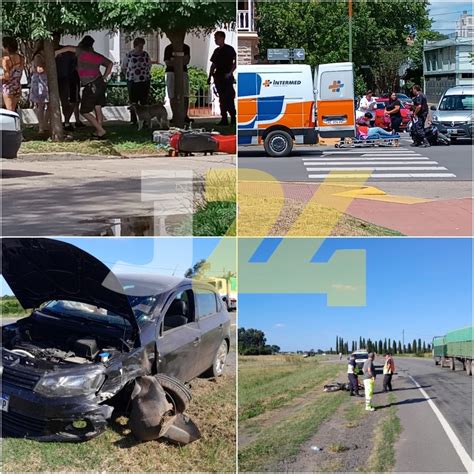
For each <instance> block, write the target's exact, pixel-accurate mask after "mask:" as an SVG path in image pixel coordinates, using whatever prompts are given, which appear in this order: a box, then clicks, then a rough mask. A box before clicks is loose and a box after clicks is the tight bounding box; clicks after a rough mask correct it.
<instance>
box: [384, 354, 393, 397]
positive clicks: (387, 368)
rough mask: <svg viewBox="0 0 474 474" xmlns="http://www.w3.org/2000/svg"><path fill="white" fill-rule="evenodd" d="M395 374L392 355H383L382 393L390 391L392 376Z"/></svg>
mask: <svg viewBox="0 0 474 474" xmlns="http://www.w3.org/2000/svg"><path fill="white" fill-rule="evenodd" d="M394 372H395V362H393V358H392V354H391V353H390V352H388V353H387V354H385V364H384V366H383V391H384V392H388V391H390V392H391V391H392V376H393V373H394Z"/></svg>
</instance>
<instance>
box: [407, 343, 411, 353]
mask: <svg viewBox="0 0 474 474" xmlns="http://www.w3.org/2000/svg"><path fill="white" fill-rule="evenodd" d="M406 353H407V354H411V353H412V347H411V344H410V343H408V346H407V350H406Z"/></svg>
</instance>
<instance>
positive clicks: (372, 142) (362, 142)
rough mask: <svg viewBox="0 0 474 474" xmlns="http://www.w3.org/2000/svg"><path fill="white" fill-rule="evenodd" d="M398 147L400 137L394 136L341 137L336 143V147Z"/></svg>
mask: <svg viewBox="0 0 474 474" xmlns="http://www.w3.org/2000/svg"><path fill="white" fill-rule="evenodd" d="M376 146H381V147H398V146H400V137H394V138H375V139H363V138H350V137H349V138H341V140H340V141H339V143H336V145H335V147H336V148H365V147H376Z"/></svg>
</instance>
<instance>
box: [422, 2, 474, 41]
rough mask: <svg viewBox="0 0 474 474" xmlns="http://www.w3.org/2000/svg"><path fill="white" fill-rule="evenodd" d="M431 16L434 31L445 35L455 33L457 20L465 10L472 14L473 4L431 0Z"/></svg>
mask: <svg viewBox="0 0 474 474" xmlns="http://www.w3.org/2000/svg"><path fill="white" fill-rule="evenodd" d="M430 3H431V5H430V16H431V18H432V19H433V25H432V26H433V29H434V30H436V31H439V32H440V33H443V34H449V33H454V31H455V29H456V20H457V19H458V18H459V16H460V15H461V14H462V12H463V11H464V10H467V11H468V13H470V14H472V3H471V2H470V1H468V2H455V1H454V2H446V1H438V0H431V2H430Z"/></svg>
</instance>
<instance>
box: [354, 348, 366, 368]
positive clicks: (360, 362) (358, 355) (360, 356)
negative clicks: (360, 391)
mask: <svg viewBox="0 0 474 474" xmlns="http://www.w3.org/2000/svg"><path fill="white" fill-rule="evenodd" d="M352 354H353V355H355V361H356V364H357V367H359V369H362V367H363V366H364V363H365V361H366V360H367V359H368V358H369V353H368V352H367V351H355V352H353V353H352Z"/></svg>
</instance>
